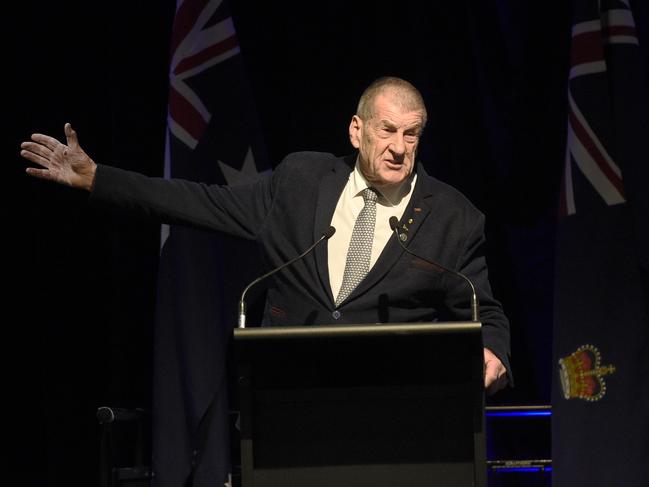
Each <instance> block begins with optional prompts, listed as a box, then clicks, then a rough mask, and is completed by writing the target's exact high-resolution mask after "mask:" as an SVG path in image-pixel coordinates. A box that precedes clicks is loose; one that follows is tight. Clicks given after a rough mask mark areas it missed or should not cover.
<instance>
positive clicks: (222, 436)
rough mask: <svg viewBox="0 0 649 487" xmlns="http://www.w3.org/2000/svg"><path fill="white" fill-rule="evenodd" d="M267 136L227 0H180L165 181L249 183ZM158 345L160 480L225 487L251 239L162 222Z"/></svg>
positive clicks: (260, 166)
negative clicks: (231, 377) (232, 361)
mask: <svg viewBox="0 0 649 487" xmlns="http://www.w3.org/2000/svg"><path fill="white" fill-rule="evenodd" d="M265 167H266V166H265V156H264V151H263V144H262V143H261V137H260V135H259V130H258V127H257V124H256V121H255V110H254V106H253V104H252V102H251V96H250V90H249V88H248V84H247V83H246V80H245V76H244V69H243V65H242V60H241V54H240V49H239V44H238V41H237V37H236V34H235V29H234V23H233V20H232V18H231V16H230V13H229V11H228V9H227V5H226V4H225V2H223V1H221V0H179V1H178V3H177V6H176V13H175V18H174V25H173V33H172V41H171V62H170V72H169V108H168V131H167V147H166V161H165V177H167V178H181V179H186V180H194V181H200V182H204V183H208V184H228V185H234V184H242V183H248V182H251V181H252V180H254V179H255V178H257V177H260V173H261V172H263V170H264V169H265ZM161 233H162V238H161V250H160V265H159V277H158V294H157V311H156V326H155V343H154V377H153V459H152V462H153V473H154V478H153V484H154V485H155V486H158V487H182V486H184V485H188V484H189V483H191V484H192V485H194V486H207V485H209V486H212V487H216V486H223V485H227V484H229V483H230V482H229V477H230V473H231V465H230V441H229V438H228V436H229V429H230V428H229V426H230V422H229V420H228V394H227V391H228V387H227V386H228V384H227V378H228V374H227V372H226V357H227V352H228V343H229V339H230V336H231V333H232V328H233V326H234V324H235V323H236V318H237V307H236V304H237V301H238V295H239V294H240V293H241V291H242V289H243V288H244V287H245V284H246V283H247V282H249V281H250V280H251V279H252V276H254V275H256V274H257V273H258V272H259V271H258V269H255V267H254V263H255V260H256V259H255V255H256V253H255V250H254V249H253V248H248V247H247V246H246V245H247V244H249V243H247V242H240V241H237V242H235V241H233V240H232V239H229V238H228V237H226V236H223V235H216V234H210V233H208V232H203V231H200V230H196V229H190V228H183V227H177V226H171V227H166V226H163V228H162V232H161Z"/></svg>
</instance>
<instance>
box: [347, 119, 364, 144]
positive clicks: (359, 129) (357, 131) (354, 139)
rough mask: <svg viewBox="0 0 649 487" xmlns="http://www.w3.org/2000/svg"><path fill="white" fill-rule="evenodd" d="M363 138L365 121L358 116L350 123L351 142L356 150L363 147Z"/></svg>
mask: <svg viewBox="0 0 649 487" xmlns="http://www.w3.org/2000/svg"><path fill="white" fill-rule="evenodd" d="M362 136H363V121H362V120H361V118H360V117H359V116H358V115H354V116H353V117H352V121H351V122H350V123H349V140H350V142H351V143H352V145H353V146H354V148H355V149H358V148H359V147H360V146H361V137H362Z"/></svg>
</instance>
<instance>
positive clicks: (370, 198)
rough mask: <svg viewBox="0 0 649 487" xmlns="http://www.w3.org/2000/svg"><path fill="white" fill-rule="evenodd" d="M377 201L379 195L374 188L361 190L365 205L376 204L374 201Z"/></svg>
mask: <svg viewBox="0 0 649 487" xmlns="http://www.w3.org/2000/svg"><path fill="white" fill-rule="evenodd" d="M378 199H379V194H378V193H377V192H376V190H375V189H374V188H365V189H364V190H363V201H364V202H365V204H368V203H376V200H378Z"/></svg>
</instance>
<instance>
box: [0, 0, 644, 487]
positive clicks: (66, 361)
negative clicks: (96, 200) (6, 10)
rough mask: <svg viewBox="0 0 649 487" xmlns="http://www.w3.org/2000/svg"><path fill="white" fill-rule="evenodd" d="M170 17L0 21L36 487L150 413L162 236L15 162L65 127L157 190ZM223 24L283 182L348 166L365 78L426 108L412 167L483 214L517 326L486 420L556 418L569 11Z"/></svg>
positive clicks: (259, 6)
mask: <svg viewBox="0 0 649 487" xmlns="http://www.w3.org/2000/svg"><path fill="white" fill-rule="evenodd" d="M174 8H175V4H174V2H172V1H171V0H166V1H164V2H159V1H152V0H139V1H133V2H128V3H104V4H102V5H101V7H97V6H96V5H94V4H92V5H90V4H87V3H84V2H71V1H63V2H58V3H55V4H53V3H48V2H28V3H27V4H26V5H23V6H22V7H21V9H22V10H23V11H22V12H20V13H19V14H18V15H15V16H9V17H8V20H7V21H8V22H10V24H11V25H10V26H9V33H10V39H9V41H8V42H9V44H8V45H10V46H11V52H12V54H14V55H15V58H14V57H13V56H12V58H13V59H11V62H12V65H13V66H12V69H10V70H8V72H10V73H11V74H12V75H14V74H15V75H17V76H16V78H15V79H14V81H15V83H14V84H12V87H11V90H9V91H6V92H5V93H7V95H8V98H9V99H8V100H7V103H8V106H9V107H10V110H9V111H8V112H9V114H8V115H7V117H6V118H5V121H4V128H5V135H8V144H7V145H6V151H5V154H6V159H7V160H6V161H5V170H6V171H8V172H9V174H10V179H9V182H8V183H7V187H8V189H10V191H9V192H7V194H9V195H10V198H9V199H8V200H9V201H8V203H7V204H6V205H5V210H6V211H5V214H6V215H7V219H6V224H7V237H6V240H7V241H8V243H9V244H10V247H9V249H8V250H7V251H6V253H5V255H6V259H7V262H8V263H9V267H10V268H11V272H10V273H9V274H8V276H9V277H8V283H9V286H10V291H9V293H8V294H7V295H6V299H7V304H8V307H7V316H15V317H16V318H13V319H7V320H6V325H5V330H6V332H7V338H6V341H5V343H6V344H7V345H8V346H9V348H10V349H11V350H10V352H11V353H9V354H7V357H8V363H7V366H6V367H5V370H7V371H8V372H9V374H8V375H9V378H10V381H9V382H8V384H9V388H8V389H9V391H10V392H9V398H10V400H9V401H8V402H9V404H10V405H11V406H10V410H11V412H12V414H14V415H15V417H16V418H17V419H16V421H14V422H12V423H14V424H15V426H17V427H16V433H17V434H16V435H15V436H14V437H12V438H13V440H12V446H13V448H12V450H13V452H14V454H15V458H14V459H13V461H12V464H13V465H14V466H15V468H16V469H17V471H18V472H19V473H21V474H22V475H21V478H22V483H23V484H25V485H39V486H43V485H88V484H89V483H90V484H92V483H94V482H97V481H98V480H97V479H98V474H97V466H98V457H99V434H98V427H97V424H96V420H95V418H94V413H95V410H96V408H97V407H98V406H101V405H106V404H111V405H119V406H125V407H131V406H138V407H144V408H147V409H148V408H149V407H150V398H151V391H150V387H151V344H152V340H151V336H152V326H153V313H154V303H155V295H154V293H155V282H156V272H157V257H158V226H157V225H153V224H150V223H147V222H141V221H134V220H128V219H124V218H116V217H114V216H111V215H109V214H104V213H99V212H97V211H95V210H92V209H90V208H88V207H87V206H86V196H85V195H84V194H81V193H79V192H76V191H72V190H68V189H67V188H62V187H54V186H52V185H49V184H47V183H43V182H41V181H36V180H33V179H29V178H28V177H27V176H24V175H23V174H22V171H23V167H24V164H23V162H22V160H21V159H20V158H19V156H18V150H19V149H18V146H19V143H20V141H22V140H25V139H27V138H28V137H29V135H30V134H31V133H32V132H37V131H38V132H42V133H47V134H50V135H55V136H57V137H62V136H63V133H62V132H63V124H64V123H65V122H68V121H69V122H71V123H72V124H73V126H74V127H75V129H76V130H77V132H78V134H79V137H80V141H81V144H82V147H84V149H85V150H86V151H87V152H88V153H89V154H90V155H91V157H93V158H94V159H95V160H96V161H98V162H103V163H107V164H112V165H117V166H120V167H125V168H129V169H134V170H137V171H140V172H143V173H146V174H150V175H161V174H162V167H163V151H164V131H165V116H166V96H167V66H168V51H169V35H170V30H171V22H172V18H173V13H174ZM231 10H232V13H233V18H234V21H235V25H236V28H237V32H238V36H239V40H240V44H241V50H242V55H243V61H244V64H245V67H246V70H247V73H248V78H249V80H250V82H251V86H252V91H253V96H254V97H255V102H256V105H257V109H258V112H259V117H260V121H261V128H262V132H263V134H264V138H265V140H266V142H267V145H268V153H269V159H270V161H271V162H272V163H273V164H276V163H277V162H279V161H280V160H281V159H282V157H283V156H284V155H286V154H287V153H289V152H292V151H296V150H303V149H311V150H324V151H329V152H333V153H336V154H346V153H348V152H350V151H351V147H350V145H349V141H348V139H347V125H348V123H349V119H350V117H351V115H352V114H353V113H354V110H355V105H356V102H357V98H358V96H359V94H360V92H361V91H362V89H363V88H364V87H365V86H366V85H367V84H368V83H369V82H370V81H371V80H373V79H374V78H376V77H378V76H381V75H388V74H389V75H396V76H401V77H403V78H406V79H408V80H410V81H412V82H413V83H414V84H415V85H416V86H418V87H419V88H420V89H421V91H422V92H423V94H424V97H425V99H426V102H427V105H428V110H429V114H430V115H429V118H430V122H429V125H428V127H427V129H426V132H425V134H424V138H423V141H422V145H421V152H420V155H421V159H422V160H423V161H424V162H425V164H426V166H427V168H428V169H429V170H430V172H431V173H432V174H433V175H435V176H437V177H439V178H440V179H443V180H445V181H447V182H449V183H450V184H452V185H454V186H456V187H458V189H460V190H461V191H462V192H464V193H465V194H466V195H467V196H468V197H469V198H470V199H471V200H472V201H473V202H474V203H475V205H476V206H477V207H478V208H480V209H481V210H482V211H483V212H485V213H486V214H487V222H488V223H487V224H488V228H487V231H488V235H487V236H488V242H489V253H488V261H489V264H490V275H491V279H492V285H493V287H494V291H495V294H496V296H497V297H498V298H499V299H500V300H501V301H502V302H503V305H504V307H505V310H506V312H507V314H508V315H509V317H510V319H511V322H512V336H513V358H512V365H513V367H514V368H515V374H516V379H517V387H516V388H515V389H513V390H510V391H506V392H504V393H502V394H500V395H499V396H496V397H495V398H493V399H492V401H493V402H495V403H509V404H511V403H527V404H531V403H539V402H541V403H547V402H549V391H550V385H549V382H550V359H551V350H550V344H551V337H550V333H551V329H552V326H551V325H552V323H551V320H552V301H551V296H552V289H551V283H552V274H551V273H552V259H553V245H554V244H553V238H554V218H555V203H556V200H557V188H558V182H559V171H560V167H561V164H562V160H563V150H564V149H563V144H564V137H565V136H564V132H565V115H564V113H565V86H566V82H565V80H566V77H567V74H566V73H567V66H568V46H569V37H570V32H569V25H570V9H569V6H568V5H564V2H555V4H554V5H548V4H544V5H542V6H541V5H539V4H534V3H526V2H523V3H521V2H506V1H500V2H495V3H493V2H492V3H489V2H487V3H484V2H470V1H465V2H461V1H460V2H446V3H445V4H439V5H437V4H435V6H434V8H433V7H429V6H427V7H424V5H423V4H422V5H421V6H420V5H417V4H409V5H408V6H407V7H406V6H404V5H403V4H398V3H395V4H394V5H391V6H385V7H379V6H377V4H375V3H374V2H371V3H370V2H358V3H357V2H336V1H334V2H325V3H322V4H318V5H317V6H316V7H314V5H312V4H308V3H302V4H297V5H296V4H293V3H289V2H284V3H281V2H280V3H279V4H278V3H277V2H251V1H244V0H240V1H233V2H231ZM645 19H646V16H645ZM645 32H646V31H645ZM645 39H646V35H645ZM14 188H15V190H14Z"/></svg>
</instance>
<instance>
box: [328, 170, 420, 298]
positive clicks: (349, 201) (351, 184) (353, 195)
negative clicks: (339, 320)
mask: <svg viewBox="0 0 649 487" xmlns="http://www.w3.org/2000/svg"><path fill="white" fill-rule="evenodd" d="M416 182H417V174H414V173H413V174H412V175H411V176H410V177H409V178H408V179H406V180H405V181H404V182H403V183H402V184H401V185H400V186H399V187H397V188H391V189H390V190H384V191H381V190H378V188H376V189H377V190H378V192H379V199H378V201H377V202H376V226H375V227H374V243H373V244H372V255H371V257H370V269H371V268H372V267H373V266H374V264H375V263H376V261H377V260H378V258H379V255H381V252H382V251H383V248H384V247H385V244H387V243H388V240H389V239H390V237H391V236H392V233H393V231H392V229H390V217H392V216H396V217H397V218H398V219H401V217H402V216H403V212H404V211H405V209H406V206H408V202H409V201H410V197H411V196H412V189H413V188H414V187H415V183H416ZM368 187H369V185H368V183H367V180H366V179H365V177H364V176H363V174H362V173H361V171H360V169H359V167H358V161H357V162H356V166H355V167H354V170H353V171H352V172H351V173H350V174H349V180H348V181H347V184H346V185H345V187H344V188H343V192H342V194H341V195H340V198H339V199H338V204H337V205H336V209H335V211H334V215H333V218H332V219H331V225H332V226H333V227H334V228H335V229H336V233H335V234H334V235H333V236H332V237H331V238H330V239H329V241H328V242H327V245H328V253H329V284H330V285H331V292H332V293H333V297H334V299H335V298H336V296H338V292H339V291H340V286H341V285H342V282H343V274H344V272H345V263H346V262H347V249H348V248H349V242H350V240H351V239H352V231H353V230H354V224H355V223H356V218H357V217H358V214H359V213H360V212H361V210H362V209H363V206H364V205H365V203H364V202H363V194H362V193H363V190H364V189H365V188H368Z"/></svg>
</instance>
